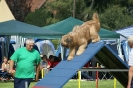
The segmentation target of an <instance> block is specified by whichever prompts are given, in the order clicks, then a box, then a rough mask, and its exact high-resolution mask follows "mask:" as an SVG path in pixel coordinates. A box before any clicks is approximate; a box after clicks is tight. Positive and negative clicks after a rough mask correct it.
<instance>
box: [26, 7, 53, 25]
mask: <svg viewBox="0 0 133 88" xmlns="http://www.w3.org/2000/svg"><path fill="white" fill-rule="evenodd" d="M50 17H52V13H51V12H50V11H48V10H47V9H46V7H43V8H40V9H37V10H35V12H31V13H29V14H28V15H27V16H26V17H25V20H24V21H25V22H26V23H29V24H32V25H36V26H40V27H43V26H44V25H46V24H47V20H48V18H50Z"/></svg>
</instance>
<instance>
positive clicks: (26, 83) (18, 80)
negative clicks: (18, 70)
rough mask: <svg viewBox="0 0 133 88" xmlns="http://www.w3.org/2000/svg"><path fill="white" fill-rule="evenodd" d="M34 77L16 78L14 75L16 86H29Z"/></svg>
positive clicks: (21, 87) (20, 87)
mask: <svg viewBox="0 0 133 88" xmlns="http://www.w3.org/2000/svg"><path fill="white" fill-rule="evenodd" d="M32 80H33V79H32V78H16V77H14V88H29V85H30V83H31V82H32Z"/></svg>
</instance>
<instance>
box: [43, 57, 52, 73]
mask: <svg viewBox="0 0 133 88" xmlns="http://www.w3.org/2000/svg"><path fill="white" fill-rule="evenodd" d="M50 66H51V62H50V60H48V58H47V56H46V55H43V56H42V61H41V64H40V69H44V70H45V71H44V72H45V74H47V73H48V72H49V70H50Z"/></svg>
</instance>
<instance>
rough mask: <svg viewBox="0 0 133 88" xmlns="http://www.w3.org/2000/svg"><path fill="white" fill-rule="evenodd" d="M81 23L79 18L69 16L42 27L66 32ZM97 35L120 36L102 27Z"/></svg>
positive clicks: (103, 36) (105, 36)
mask: <svg viewBox="0 0 133 88" xmlns="http://www.w3.org/2000/svg"><path fill="white" fill-rule="evenodd" d="M83 23H84V22H83V21H80V20H78V19H75V18H73V17H69V18H67V19H65V20H63V21H60V22H57V23H55V24H52V25H48V26H45V27H43V28H46V29H50V30H54V31H57V32H62V33H65V34H67V33H68V32H70V31H72V29H73V27H74V26H75V25H81V24H83ZM99 35H100V37H101V38H104V39H105V38H113V39H114V38H115V39H118V38H119V37H120V36H119V34H118V33H116V32H113V31H109V30H106V29H104V28H101V29H100V32H99Z"/></svg>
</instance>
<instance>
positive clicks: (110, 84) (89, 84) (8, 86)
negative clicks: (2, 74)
mask: <svg viewBox="0 0 133 88" xmlns="http://www.w3.org/2000/svg"><path fill="white" fill-rule="evenodd" d="M35 84H36V82H32V83H31V85H30V88H32V86H34V85H35ZM116 84H117V85H116V88H124V87H123V86H122V85H121V84H120V83H119V82H118V81H117V83H116ZM0 88H13V82H7V83H5V82H0ZM63 88H78V81H69V82H68V83H66V85H64V87H63ZM81 88H96V81H81ZM98 88H114V81H113V80H99V81H98Z"/></svg>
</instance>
